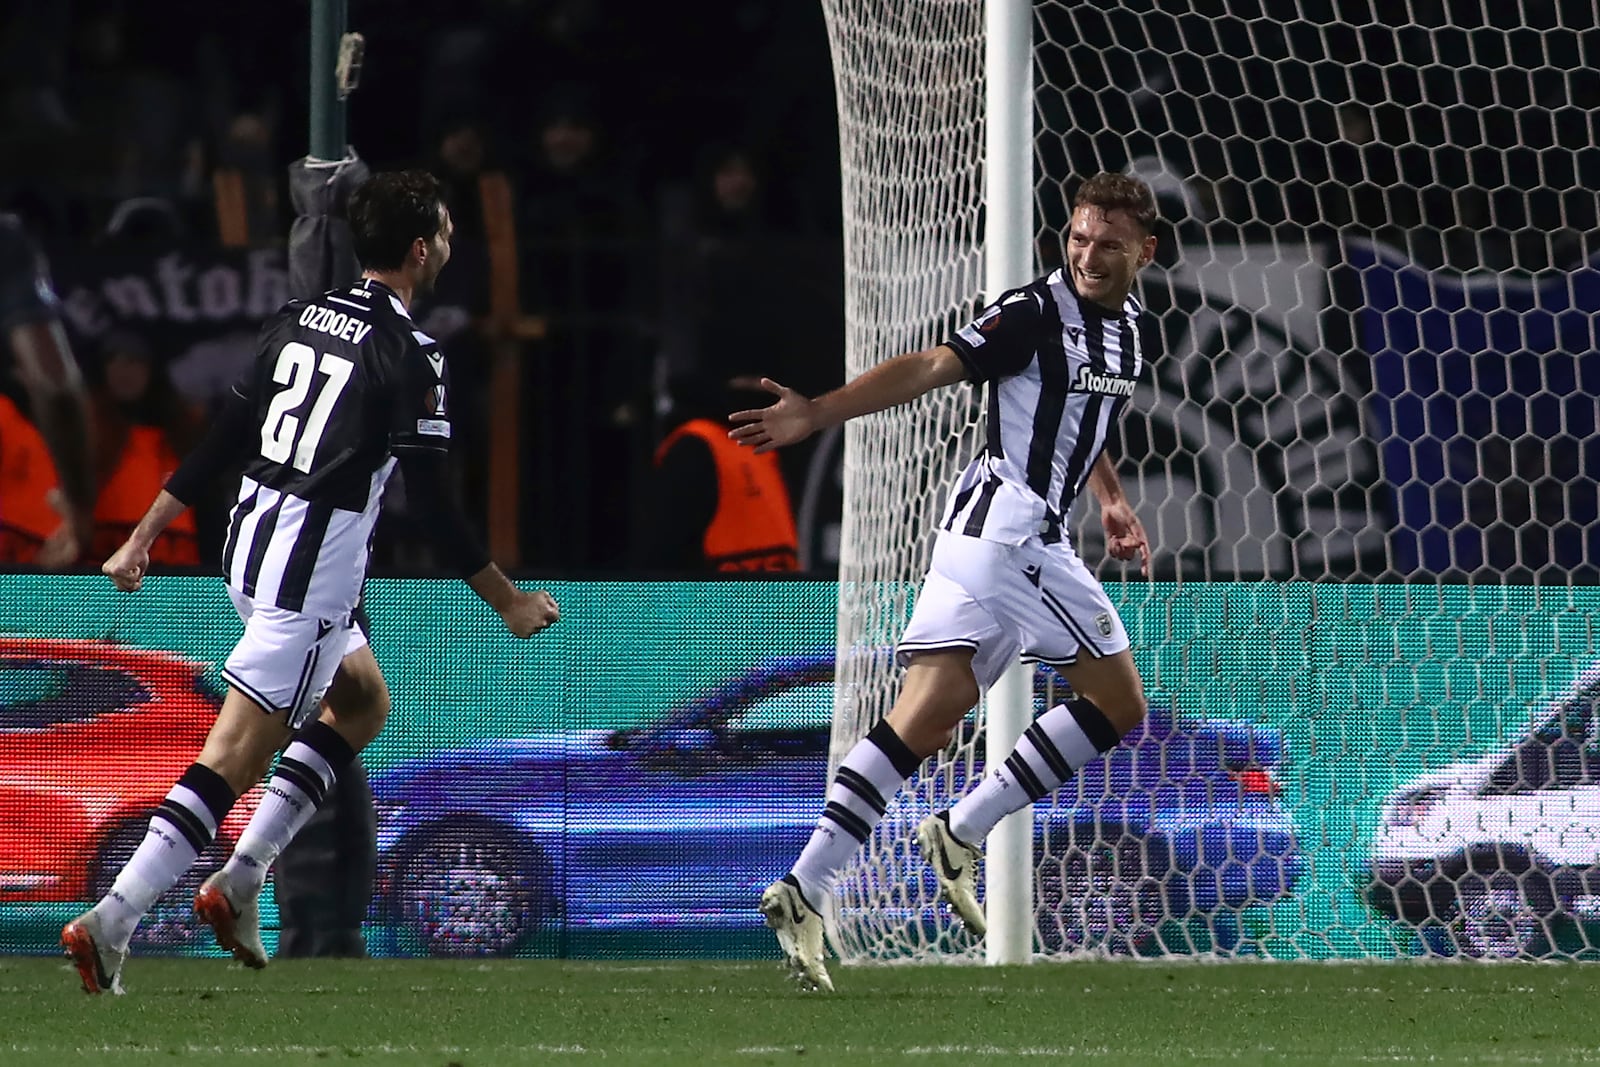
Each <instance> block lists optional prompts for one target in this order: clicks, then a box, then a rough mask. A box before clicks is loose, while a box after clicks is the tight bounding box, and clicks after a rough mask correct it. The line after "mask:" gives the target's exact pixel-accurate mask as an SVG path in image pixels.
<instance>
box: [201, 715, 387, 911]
mask: <svg viewBox="0 0 1600 1067" xmlns="http://www.w3.org/2000/svg"><path fill="white" fill-rule="evenodd" d="M354 756H355V753H354V751H353V750H352V749H351V748H350V746H349V744H348V743H347V742H346V741H345V740H344V738H342V737H340V736H339V734H338V733H337V732H336V731H335V730H334V729H333V728H332V727H331V726H328V725H327V724H326V723H323V722H314V723H312V724H311V725H310V726H307V727H305V728H304V729H302V730H301V731H300V732H299V733H297V734H296V735H295V738H294V740H293V741H291V742H290V743H289V747H288V748H286V749H284V752H283V755H282V756H280V757H279V758H278V766H277V767H276V768H275V769H274V770H273V772H272V778H271V779H270V780H268V782H267V788H266V791H265V792H264V794H263V795H262V798H261V806H260V807H258V808H257V809H256V812H255V814H254V815H252V816H251V817H250V824H249V825H248V826H246V827H245V828H244V833H242V834H240V835H239V843H238V844H237V845H235V846H234V848H233V855H231V856H229V857H228V862H227V863H226V864H225V865H224V866H223V868H222V869H223V872H224V873H225V874H226V875H227V876H228V881H229V883H230V885H231V886H232V887H233V888H234V889H238V890H243V891H244V892H247V893H259V892H260V891H261V886H262V885H263V884H264V883H265V882H266V880H267V871H268V869H270V868H271V866H272V864H273V861H275V860H276V859H277V858H278V855H279V853H281V852H282V851H283V850H284V849H285V848H286V847H287V846H288V844H289V842H290V841H291V840H293V839H294V835H295V834H297V833H299V832H300V829H301V828H302V827H303V826H305V824H306V823H308V822H310V821H311V816H313V815H315V814H316V812H317V808H318V807H320V806H321V805H322V802H323V800H324V799H326V798H327V795H328V790H330V789H332V788H333V783H334V779H335V778H336V777H337V775H338V768H339V767H342V766H344V765H345V764H346V763H348V762H349V761H350V760H351V759H353V758H354Z"/></svg>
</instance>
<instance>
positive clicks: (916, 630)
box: [732, 174, 1156, 990]
mask: <svg viewBox="0 0 1600 1067" xmlns="http://www.w3.org/2000/svg"><path fill="white" fill-rule="evenodd" d="M1155 218H1156V205H1155V198H1154V197H1153V196H1152V195H1151V191H1150V189H1149V187H1148V186H1146V185H1145V184H1144V183H1143V182H1141V181H1138V180H1137V179H1134V178H1130V177H1128V176H1126V175H1121V174H1098V175H1096V176H1095V177H1093V178H1090V179H1089V180H1088V181H1086V182H1084V183H1083V185H1082V186H1081V187H1080V188H1079V190H1078V193H1077V196H1076V197H1075V198H1074V202H1073V213H1072V221H1071V226H1070V229H1069V231H1068V239H1067V264H1066V266H1064V267H1062V268H1060V269H1058V270H1056V271H1054V272H1052V273H1051V274H1049V275H1047V276H1046V277H1043V278H1040V279H1038V280H1037V281H1034V282H1033V283H1032V284H1030V285H1027V286H1024V287H1022V288H1020V289H1014V290H1011V291H1010V292H1007V293H1004V294H1002V295H1001V297H1000V299H998V300H997V301H995V302H994V303H993V304H991V305H990V306H989V307H988V308H986V309H985V310H984V311H983V313H982V314H980V315H979V316H978V317H977V319H976V320H974V321H973V322H972V323H971V324H970V325H968V326H965V327H963V328H962V329H960V330H958V331H957V332H956V333H955V334H954V335H953V336H952V337H951V338H950V339H949V340H948V341H946V342H945V343H944V344H941V345H937V346H935V347H933V348H929V349H926V350H924V351H921V352H910V353H906V354H905V355H901V356H896V357H895V358H893V359H890V360H888V361H886V362H884V363H881V364H879V365H878V366H876V367H874V368H872V369H871V370H869V371H867V372H866V373H865V374H862V375H860V376H859V377H857V378H855V379H853V380H852V381H850V382H848V383H846V384H845V385H844V386H842V387H840V388H838V389H835V390H834V391H832V392H830V393H826V394H824V395H822V396H820V397H818V398H816V399H814V400H813V399H808V398H807V397H804V396H801V395H800V394H799V393H796V392H795V391H794V390H792V389H787V388H785V387H783V386H781V385H779V384H777V383H776V382H772V381H770V380H766V381H764V385H765V386H766V388H767V389H768V391H770V392H772V393H775V394H776V395H777V397H778V400H777V402H776V403H774V404H773V405H772V406H770V407H766V408H759V409H752V410H748V411H740V412H735V413H734V414H733V416H732V421H733V422H734V423H736V424H738V425H737V426H736V428H735V429H734V430H733V431H732V436H733V438H734V439H735V440H737V441H740V442H742V443H744V444H747V445H751V446H754V447H755V448H756V449H757V450H758V451H766V450H768V449H773V448H778V447H781V446H783V445H789V444H793V443H794V442H796V441H800V440H803V439H804V438H805V437H806V436H808V435H809V434H811V433H813V432H815V431H816V430H819V429H822V428H823V427H827V426H834V425H837V424H839V423H841V422H844V421H845V420H846V419H851V418H855V417H856V416H859V415H865V414H868V413H870V412H874V411H882V410H883V409H885V408H889V407H893V406H894V405H896V404H903V403H906V402H907V401H910V400H913V399H915V398H916V397H919V396H921V395H922V394H924V393H926V392H928V391H930V390H932V389H937V388H939V387H940V386H945V385H951V384H953V383H955V382H958V381H961V380H962V379H963V378H966V379H970V380H972V381H975V382H989V383H991V385H990V392H989V410H988V441H987V443H986V445H985V447H984V449H983V451H982V453H980V454H979V455H978V457H977V458H976V459H974V460H973V461H972V462H971V463H970V464H969V465H968V466H967V468H966V469H965V470H964V471H963V472H962V474H961V476H960V478H959V479H958V480H957V482H956V484H955V486H954V489H953V492H952V494H951V498H950V501H949V503H948V505H947V507H946V509H945V513H944V517H943V519H942V521H941V522H940V526H939V533H938V539H937V541H936V543H935V545H934V549H933V559H932V562H931V564H930V567H929V570H928V574H927V577H926V579H925V580H924V581H923V584H922V588H921V591H920V592H919V593H918V596H917V602H916V608H915V610H914V612H913V613H912V616H911V621H910V623H909V624H908V626H907V627H906V632H905V634H904V636H903V637H902V638H901V641H900V644H899V646H898V647H897V649H896V655H897V658H898V660H899V662H900V663H902V664H903V665H904V666H905V668H906V672H905V681H904V683H903V685H902V687H901V690H900V694H899V697H898V699H897V700H896V701H895V704H894V707H893V708H892V709H891V710H890V712H889V714H888V716H887V717H886V718H885V719H884V720H883V721H882V722H880V723H878V724H877V725H876V726H875V727H873V729H872V730H871V731H870V732H869V733H868V734H867V736H866V737H865V738H863V739H862V740H861V741H859V742H857V744H856V746H855V747H854V748H853V749H851V750H850V752H849V753H848V754H847V755H846V756H845V758H844V760H843V762H842V763H841V765H840V767H839V771H838V774H837V775H836V776H835V777H834V780H833V783H832V785H831V786H830V788H829V790H828V795H827V804H826V807H825V808H824V809H823V812H822V817H821V818H820V819H819V820H818V822H817V828H816V830H815V831H814V832H813V833H812V835H811V839H810V840H809V841H808V842H807V843H806V846H805V848H804V849H803V850H802V851H801V853H800V856H799V858H798V859H797V860H796V861H795V864H794V867H793V868H792V870H791V871H790V873H789V874H787V875H785V876H784V877H783V878H782V879H781V880H779V881H777V882H774V883H773V884H772V885H771V886H769V887H768V888H767V890H766V891H765V892H764V893H763V894H762V895H761V911H762V913H763V914H764V915H765V916H766V921H767V925H768V926H770V927H772V928H773V930H774V931H775V932H776V934H777V937H778V942H779V945H780V946H781V947H782V949H783V952H784V955H785V957H786V958H787V960H788V963H789V966H790V968H791V969H792V970H793V971H794V973H795V976H796V977H797V978H799V979H800V980H801V981H802V982H803V983H805V984H807V985H809V986H811V987H813V988H820V989H828V990H831V989H832V988H833V983H832V980H831V979H830V978H829V977H828V972H827V968H826V966H825V965H824V962H823V908H824V907H825V906H826V902H827V901H828V900H829V898H830V897H831V896H832V894H833V885H834V880H835V878H836V876H837V872H838V871H839V869H840V868H841V867H843V866H844V864H845V863H846V862H847V861H848V860H849V859H850V857H851V856H852V855H853V854H854V853H855V851H856V850H857V849H858V848H860V847H861V845H862V844H863V843H864V842H865V841H866V840H867V837H868V836H869V835H870V834H871V832H872V827H873V826H874V825H875V824H876V823H877V821H878V820H879V819H880V818H881V817H882V816H883V813H884V810H885V807H886V805H887V803H888V801H889V800H890V799H891V798H892V797H893V796H894V795H895V793H896V792H897V791H898V790H899V789H900V788H901V786H902V785H903V784H904V783H905V780H906V779H907V778H909V777H910V776H911V775H912V774H914V773H915V772H916V769H917V766H918V765H919V764H920V763H921V762H922V761H923V760H924V759H926V758H927V757H928V756H930V755H932V754H933V753H935V752H937V751H939V749H941V748H943V747H944V746H945V744H947V743H948V742H949V740H950V738H951V736H952V734H953V732H954V730H955V728H956V726H957V725H958V724H959V723H960V722H961V720H962V718H963V717H964V716H965V715H966V714H967V712H968V711H969V710H970V709H971V708H972V707H973V705H975V704H976V703H977V701H978V697H979V694H980V692H981V691H982V690H984V689H987V688H988V687H989V686H990V685H992V684H993V683H994V681H995V680H996V679H997V678H999V676H1000V675H1001V673H1002V672H1003V671H1004V670H1005V669H1006V667H1007V666H1008V665H1010V664H1011V663H1012V662H1013V661H1014V660H1016V659H1017V657H1018V656H1019V654H1020V655H1021V657H1022V658H1024V659H1027V660H1037V661H1040V662H1043V663H1049V664H1051V665H1053V666H1055V667H1057V668H1058V669H1060V671H1061V672H1062V673H1063V674H1064V675H1065V676H1066V678H1067V680H1068V681H1069V682H1070V683H1071V685H1072V688H1073V691H1074V693H1075V694H1076V696H1075V697H1074V699H1072V700H1069V701H1067V702H1066V703H1064V704H1060V705H1058V706H1056V707H1054V708H1051V709H1050V710H1049V711H1047V712H1045V713H1044V714H1043V715H1041V716H1039V717H1038V719H1036V720H1035V721H1034V723H1033V725H1032V726H1030V727H1029V728H1028V730H1027V731H1026V733H1024V735H1023V737H1022V739H1021V740H1020V741H1019V742H1018V743H1017V746H1016V749H1015V750H1014V751H1013V752H1012V753H1011V755H1010V756H1009V757H1008V758H1007V759H1005V760H1004V761H1003V762H1002V763H1001V765H999V766H996V767H991V768H989V771H988V773H987V774H986V775H985V776H984V778H983V780H982V781H980V782H979V783H978V784H977V785H976V786H975V787H974V788H973V789H972V790H971V791H970V792H969V793H968V794H967V795H966V796H965V797H964V798H963V799H962V800H961V801H960V802H959V803H957V804H956V805H955V806H954V807H952V808H951V809H949V810H947V811H942V812H939V813H937V814H936V815H932V816H929V817H928V818H927V819H926V820H924V821H923V823H922V824H921V825H920V826H919V827H918V828H917V841H918V844H919V845H920V847H921V848H922V851H923V853H924V854H925V855H926V857H927V859H928V861H929V862H930V863H931V864H932V866H933V869H934V873H935V874H936V876H937V877H938V880H939V886H940V890H941V895H943V896H944V898H945V899H946V900H947V901H948V902H949V903H950V905H951V906H952V907H953V908H954V909H955V910H956V912H957V914H959V915H960V916H961V919H962V921H963V922H965V923H966V924H967V926H968V927H969V928H970V929H971V930H972V931H973V932H974V933H975V934H977V935H980V936H981V935H982V934H983V933H984V930H985V922H984V914H983V908H982V905H981V904H980V903H979V902H978V898H977V894H976V891H975V888H974V887H975V882H974V878H973V866H974V865H975V864H976V862H977V861H978V859H979V858H980V855H981V852H980V846H981V844H982V842H983V839H984V837H985V836H987V834H988V833H989V831H990V830H992V829H993V828H994V826H995V825H996V824H997V823H998V822H999V821H1000V819H1001V818H1003V817H1004V816H1006V815H1008V814H1010V813H1011V812H1014V811H1019V810H1021V809H1022V808H1023V807H1025V806H1026V805H1027V804H1029V803H1030V802H1032V801H1035V800H1039V799H1041V798H1043V797H1045V796H1046V795H1048V794H1049V793H1050V792H1052V791H1053V790H1055V789H1057V788H1058V787H1060V785H1061V784H1062V783H1063V782H1065V781H1066V780H1067V779H1068V778H1069V777H1070V776H1071V775H1072V774H1074V773H1075V772H1076V771H1077V770H1078V768H1080V767H1082V766H1083V765H1084V764H1085V763H1087V762H1088V761H1089V760H1092V759H1094V758H1095V757H1096V756H1098V755H1099V754H1101V753H1103V752H1105V751H1107V750H1109V749H1110V748H1112V747H1113V746H1114V745H1116V743H1117V741H1118V739H1119V738H1121V737H1122V736H1123V735H1124V734H1126V733H1127V732H1128V731H1129V730H1131V729H1132V728H1133V727H1134V726H1136V725H1138V723H1139V722H1140V721H1141V720H1142V719H1143V718H1144V715H1145V698H1144V687H1143V685H1142V683H1141V682H1140V680H1139V674H1138V671H1137V670H1136V669H1135V667H1134V663H1133V656H1132V654H1131V653H1130V652H1129V650H1128V635H1127V632H1126V631H1125V630H1124V629H1123V626H1122V621H1121V620H1120V619H1119V618H1118V617H1117V612H1116V609H1115V608H1114V607H1113V606H1112V604H1111V601H1110V599H1109V598H1108V597H1107V596H1106V593H1105V590H1104V589H1102V588H1101V587H1100V583H1099V582H1098V581H1096V580H1095V578H1094V576H1093V575H1092V574H1090V573H1089V571H1088V569H1087V568H1086V567H1085V566H1084V564H1083V561H1082V560H1080V559H1079V558H1078V555H1077V553H1076V552H1074V551H1073V548H1072V543H1071V541H1070V540H1069V539H1068V536H1067V534H1068V531H1067V520H1068V515H1069V513H1070V511H1071V509H1072V504H1073V501H1074V500H1076V499H1077V497H1078V495H1079V493H1080V492H1082V490H1083V488H1084V487H1085V486H1088V488H1089V489H1090V490H1091V491H1092V492H1093V493H1094V494H1095V496H1096V498H1097V499H1098V500H1099V502H1100V517H1101V520H1102V522H1103V523H1104V524H1105V530H1106V544H1107V549H1108V551H1109V552H1110V553H1111V555H1112V556H1114V557H1115V558H1117V559H1121V560H1131V559H1133V558H1135V557H1138V558H1139V560H1140V561H1141V565H1142V567H1143V568H1144V570H1145V571H1146V572H1147V573H1148V570H1149V561H1150V547H1149V543H1148V541H1147V539H1146V537H1145V532H1144V528H1143V526H1142V525H1141V524H1140V522H1139V520H1138V518H1137V517H1136V516H1135V515H1134V512H1133V508H1132V507H1131V506H1130V505H1129V503H1128V501H1127V499H1126V497H1124V495H1123V492H1122V486H1121V483H1120V482H1119V481H1118V479H1117V474H1116V470H1115V468H1114V467H1113V466H1112V463H1111V460H1110V458H1109V457H1107V456H1106V455H1105V451H1104V450H1105V445H1106V440H1107V438H1108V437H1109V436H1110V434H1111V431H1112V427H1113V426H1114V425H1115V424H1116V420H1117V418H1118V415H1119V414H1120V412H1121V410H1122V408H1123V406H1124V405H1125V404H1126V403H1127V401H1128V398H1129V397H1130V396H1132V395H1133V389H1134V385H1135V383H1136V382H1137V381H1138V378H1139V375H1140V373H1141V372H1142V371H1143V369H1144V359H1143V356H1142V355H1141V352H1140V345H1139V335H1138V332H1137V329H1136V324H1137V320H1138V317H1139V315H1140V314H1141V312H1142V308H1141V307H1140V304H1139V301H1138V300H1137V299H1135V298H1134V297H1133V295H1132V290H1133V284H1134V278H1135V275H1136V274H1137V273H1138V271H1139V269H1140V268H1141V267H1143V266H1145V265H1146V264H1147V263H1149V262H1150V260H1151V257H1152V256H1153V255H1154V254H1155V248H1156V239H1155V237H1154V235H1153V233H1152V227H1153V226H1154V224H1155Z"/></svg>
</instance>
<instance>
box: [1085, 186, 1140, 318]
mask: <svg viewBox="0 0 1600 1067" xmlns="http://www.w3.org/2000/svg"><path fill="white" fill-rule="evenodd" d="M1155 252H1156V239H1155V236H1154V235H1152V234H1150V233H1148V232H1146V231H1145V229H1144V227H1142V226H1140V225H1139V223H1138V222H1137V221H1136V220H1135V219H1134V218H1133V216H1132V215H1131V214H1129V213H1128V212H1127V211H1124V210H1122V209H1120V208H1109V209H1108V208H1104V207H1100V206H1099V205H1096V204H1080V205H1078V207H1077V208H1075V209H1074V210H1073V212H1072V225H1071V228H1070V229H1069V230H1068V232H1067V264H1068V266H1069V267H1070V269H1071V271H1072V284H1073V287H1074V288H1075V289H1077V291H1078V295H1079V296H1081V297H1083V298H1084V299H1085V300H1089V301H1092V302H1093V303H1096V304H1099V305H1100V306H1101V307H1104V308H1106V309H1108V310H1111V311H1120V310H1121V309H1122V304H1123V301H1125V300H1127V299H1128V293H1130V292H1131V291H1132V290H1133V280H1134V275H1136V274H1138V273H1139V268H1141V267H1143V266H1144V265H1145V264H1146V263H1149V262H1150V260H1151V258H1152V257H1153V256H1154V255H1155Z"/></svg>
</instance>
